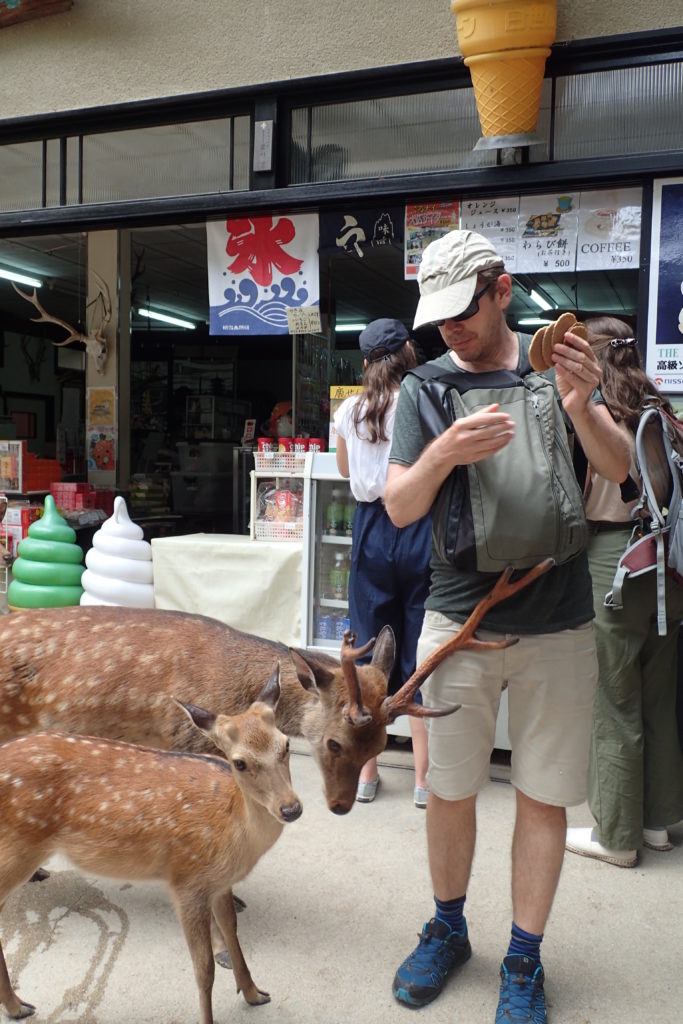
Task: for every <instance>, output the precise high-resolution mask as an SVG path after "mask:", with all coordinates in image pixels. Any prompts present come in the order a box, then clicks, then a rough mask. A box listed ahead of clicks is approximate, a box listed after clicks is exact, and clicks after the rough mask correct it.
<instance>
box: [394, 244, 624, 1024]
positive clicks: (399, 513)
mask: <svg viewBox="0 0 683 1024" xmlns="http://www.w3.org/2000/svg"><path fill="white" fill-rule="evenodd" d="M418 283H419V287H420V300H419V303H418V307H417V313H416V317H415V324H414V326H415V327H416V328H417V327H421V326H423V325H425V324H428V323H432V324H435V325H436V326H437V327H438V328H439V331H440V333H441V337H442V339H443V341H444V343H445V344H446V346H447V352H446V353H445V354H444V355H442V356H439V357H438V358H437V359H435V360H433V361H432V362H431V363H430V364H427V366H428V367H430V366H431V367H434V369H435V370H438V371H441V372H443V374H447V373H449V374H452V373H455V374H463V375H466V376H467V375H470V376H469V377H468V378H467V380H468V382H469V383H470V384H474V383H475V381H474V375H475V374H480V373H486V372H488V371H501V370H506V371H510V372H512V373H514V374H516V375H517V376H518V377H520V378H522V379H523V378H524V377H525V376H527V375H528V374H531V373H533V371H532V368H531V366H530V363H529V357H528V351H529V343H530V338H529V337H527V336H525V335H521V334H517V333H516V332H515V331H513V330H511V329H510V328H509V327H508V326H507V322H506V319H505V311H506V309H507V308H508V306H509V304H510V300H511V297H512V280H511V278H510V276H509V274H507V273H506V272H505V266H504V264H503V261H502V260H501V258H500V256H499V254H498V253H497V252H496V250H495V249H494V248H493V246H492V245H491V243H490V242H489V241H488V240H487V239H486V238H484V237H483V236H482V235H479V234H477V233H475V232H473V231H451V232H449V233H448V234H447V235H445V236H443V237H442V238H439V239H437V240H436V241H434V242H432V243H431V244H430V245H429V246H427V248H426V249H425V251H424V254H423V258H422V263H421V266H420V270H419V273H418ZM552 362H553V364H554V371H555V384H556V389H557V395H558V397H559V399H560V401H561V404H562V408H563V410H564V415H565V418H567V417H568V421H569V423H570V426H571V428H572V429H573V431H574V433H575V435H576V438H577V439H578V441H579V442H580V445H581V447H582V448H583V451H584V452H585V455H586V457H587V459H588V461H589V462H590V464H591V465H592V466H593V467H594V468H595V470H596V472H598V473H600V474H601V475H602V476H604V477H606V478H607V479H608V480H613V481H616V482H621V481H623V480H625V479H626V477H627V476H628V472H629V453H628V448H627V445H626V443H625V441H624V439H623V437H622V435H621V433H620V431H619V429H618V428H617V426H616V424H615V423H614V421H613V420H612V417H611V416H610V413H609V411H608V410H607V407H606V406H605V405H604V404H603V403H602V402H601V400H600V397H599V393H597V392H596V390H595V389H596V388H597V386H598V384H599V381H600V368H599V366H598V363H597V360H596V358H595V356H594V355H593V353H592V351H591V349H590V346H589V345H588V344H587V342H585V341H584V340H582V338H580V337H578V336H576V335H574V334H571V333H567V334H565V335H564V339H563V343H560V344H559V345H557V347H556V348H555V349H554V350H553V354H552ZM550 373H551V376H552V371H550ZM422 383H423V381H422V380H421V379H419V377H418V376H414V375H412V374H409V375H407V376H406V377H405V378H404V380H403V384H402V387H401V392H400V395H399V400H398V407H397V411H396V421H395V426H394V434H393V444H392V450H391V455H390V465H389V474H388V479H387V485H386V490H385V494H384V500H385V504H386V508H387V511H388V513H389V516H390V518H391V519H392V521H393V522H394V523H395V525H396V526H405V525H407V524H408V523H411V522H414V521H415V520H416V519H418V518H420V517H421V516H423V515H424V514H425V513H426V512H428V511H429V510H430V509H432V506H433V505H434V502H435V500H436V499H437V496H438V495H439V493H440V492H441V493H444V492H442V485H444V484H445V483H446V482H447V480H448V478H449V477H451V474H452V473H454V472H457V470H456V467H467V466H468V465H470V464H476V463H479V462H481V461H482V460H485V459H487V458H490V457H492V456H494V455H495V454H496V453H498V452H502V451H503V449H505V448H506V447H507V446H508V445H510V444H511V442H513V439H514V435H515V422H514V420H513V419H512V418H511V416H510V415H508V413H507V412H506V411H503V409H502V408H501V407H500V405H499V404H496V403H493V404H489V405H484V406H483V407H481V408H479V409H478V410H477V411H475V412H473V413H470V414H468V415H464V416H462V417H461V418H456V419H455V420H454V421H453V422H452V423H451V424H450V425H445V426H444V428H443V430H442V432H441V433H438V434H437V435H436V436H434V437H433V440H431V441H430V440H429V439H425V432H424V430H423V427H424V422H423V418H424V417H422V413H421V411H420V410H421V409H424V407H423V406H419V403H418V391H419V389H420V387H421V386H422ZM541 384H542V385H544V382H542V381H541ZM477 386H479V385H477ZM544 386H545V385H544ZM549 401H550V403H551V405H553V406H554V405H555V399H554V396H553V395H552V393H551V394H550V398H549ZM421 417H422V418H421ZM558 419H560V420H561V419H562V414H561V413H560V411H559V408H558ZM514 449H515V445H514V444H513V445H512V448H511V449H510V450H511V451H512V450H514ZM515 457H516V458H519V456H515ZM523 457H524V453H522V459H523ZM461 472H465V473H467V470H464V471H462V470H461ZM537 497H538V496H537V495H534V494H529V496H528V514H529V519H530V522H532V523H533V518H534V514H535V510H534V504H535V499H537ZM435 513H436V509H432V516H433V521H434V517H435ZM434 530H435V535H436V531H437V524H436V522H435V525H434ZM513 554H514V552H513V551H512V550H511V552H510V555H511V560H512V556H513ZM496 578H497V577H496V576H495V575H492V574H491V573H490V572H480V571H476V570H475V571H471V570H470V571H468V570H463V569H461V568H456V567H455V566H454V565H453V564H452V563H451V562H449V561H448V560H447V559H446V557H445V556H444V554H443V548H442V547H439V546H438V544H437V545H433V548H432V584H431V590H430V596H429V598H428V599H427V602H426V605H425V607H426V613H425V620H424V625H423V628H422V633H421V636H420V642H419V646H418V657H417V661H418V664H421V663H422V662H423V661H424V659H425V658H426V657H427V656H428V655H429V654H430V652H431V651H432V650H434V648H436V647H437V646H438V645H439V644H440V643H442V642H443V641H445V640H447V639H448V638H449V636H452V635H454V634H455V633H456V632H457V631H458V629H459V628H460V625H461V624H462V623H463V622H464V621H465V620H466V619H467V617H468V615H469V614H470V612H471V611H472V610H473V608H474V607H475V605H476V604H477V602H478V601H479V600H480V599H481V598H482V597H483V596H484V595H485V594H486V593H488V592H489V591H490V590H491V587H492V585H493V582H494V581H495V579H496ZM592 618H593V603H592V593H591V581H590V575H589V572H588V562H587V558H586V554H585V551H580V552H579V553H578V554H577V555H575V556H574V557H572V558H570V559H569V560H568V561H565V562H563V563H562V564H556V565H555V566H554V567H553V568H552V569H551V570H550V571H549V572H547V573H546V574H545V575H543V576H541V577H540V578H539V579H537V580H536V581H535V582H534V583H532V584H531V585H530V586H528V587H527V588H526V589H524V590H521V591H520V592H519V593H518V594H517V595H515V597H514V598H512V599H509V600H507V601H505V602H503V603H502V604H500V605H498V606H496V607H494V608H493V609H491V610H490V611H489V612H488V613H487V615H486V617H485V618H484V620H483V623H482V628H483V629H484V630H486V631H488V637H489V638H491V639H495V638H496V636H495V635H496V634H498V635H499V637H498V638H500V634H503V635H510V634H511V635H515V636H519V637H520V642H519V643H518V644H516V645H515V646H514V647H510V648H506V649H505V651H484V652H482V651H459V652H458V655H457V658H453V659H446V661H445V662H443V663H442V664H441V665H440V666H439V668H438V669H437V670H436V671H435V672H434V673H433V674H432V676H431V677H430V678H429V679H428V681H427V682H426V683H425V685H424V686H423V688H422V692H423V696H424V702H425V704H426V705H432V706H434V705H436V706H451V705H453V704H456V703H459V704H461V705H462V707H461V710H460V711H458V713H457V714H455V715H453V716H448V717H445V718H433V719H427V728H428V734H429V762H430V767H429V784H430V790H431V792H430V796H429V800H428V805H427V843H428V851H429V865H430V871H431V876H432V884H433V891H434V899H435V904H436V910H435V913H434V916H433V917H432V918H431V919H430V920H429V921H427V923H426V924H425V925H424V927H423V929H422V934H421V936H420V941H419V944H418V946H417V947H416V949H415V950H414V951H413V952H412V953H411V954H410V955H409V956H408V957H407V959H406V960H405V961H404V962H403V964H401V966H400V967H399V969H398V971H397V973H396V976H395V978H394V983H393V992H394V995H395V996H396V998H397V999H398V1000H399V1002H401V1003H403V1004H405V1005H408V1006H423V1005H424V1004H425V1003H428V1002H430V1001H431V1000H432V999H434V998H436V996H437V995H438V994H439V993H440V991H441V989H442V987H443V985H444V983H445V981H446V978H447V977H448V976H449V974H450V973H451V972H452V971H453V969H454V968H456V967H458V966H459V965H461V964H463V963H464V962H465V961H466V960H468V959H469V957H470V955H471V948H470V942H469V938H468V933H467V925H466V921H465V917H464V914H463V907H464V903H465V896H466V892H467V885H468V882H469V877H470V871H471V867H472V860H473V856H474V845H475V832H476V817H475V804H476V797H477V792H478V791H479V790H480V789H481V788H482V786H483V785H484V784H485V782H486V781H487V780H488V777H489V764H490V757H491V752H492V750H493V744H494V731H495V721H496V715H497V710H498V704H499V700H500V694H501V692H502V690H503V688H504V687H505V685H507V686H508V696H509V733H510V739H511V746H512V767H511V781H512V785H513V786H514V787H515V797H516V821H515V829H514V837H513V841H512V910H513V922H512V932H511V939H510V944H509V947H508V951H507V954H506V955H505V957H504V959H503V962H502V965H501V970H500V977H501V982H500V1001H499V1005H498V1011H497V1014H496V1022H497V1024H511V1022H515V1024H522V1022H526V1024H544V1022H545V1021H546V1011H545V997H544V990H543V983H544V973H543V968H542V966H541V954H540V944H541V940H542V938H543V931H544V928H545V925H546V921H547V918H548V915H549V912H550V908H551V904H552V900H553V896H554V894H555V890H556V887H557V883H558V880H559V875H560V870H561V867H562V859H563V854H564V846H565V837H566V810H565V809H566V807H568V806H572V805H575V804H580V803H582V802H583V801H584V799H585V783H586V773H587V766H588V752H589V740H590V732H591V716H592V707H593V694H594V689H595V684H596V678H597V663H596V656H595V646H594V641H593V635H592V625H591V619H592ZM511 652H514V654H512V653H511Z"/></svg>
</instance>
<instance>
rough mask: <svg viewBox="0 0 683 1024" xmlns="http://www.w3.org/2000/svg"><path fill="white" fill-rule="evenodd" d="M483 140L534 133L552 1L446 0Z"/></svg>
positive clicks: (552, 23)
mask: <svg viewBox="0 0 683 1024" xmlns="http://www.w3.org/2000/svg"><path fill="white" fill-rule="evenodd" d="M451 10H452V11H453V13H454V14H455V19H456V21H455V23H456V28H457V32H458V46H459V47H460V52H461V53H462V55H463V57H464V58H465V64H466V65H467V67H468V68H469V69H470V73H471V75H472V85H473V87H474V98H475V100H476V102H477V110H478V111H479V120H480V122H481V130H482V132H483V134H484V136H486V137H491V136H494V135H496V136H497V135H526V134H529V133H531V132H535V131H536V124H537V122H538V112H539V109H540V105H541V89H542V87H543V75H544V73H545V62H546V58H547V57H548V56H549V54H550V46H551V44H552V43H553V41H554V39H555V32H556V26H557V0H451Z"/></svg>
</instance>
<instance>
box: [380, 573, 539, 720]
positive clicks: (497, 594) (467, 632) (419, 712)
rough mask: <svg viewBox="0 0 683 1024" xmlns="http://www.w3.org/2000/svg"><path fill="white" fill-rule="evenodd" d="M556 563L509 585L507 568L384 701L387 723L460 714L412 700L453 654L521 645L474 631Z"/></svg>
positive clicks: (525, 575) (508, 638) (507, 639)
mask: <svg viewBox="0 0 683 1024" xmlns="http://www.w3.org/2000/svg"><path fill="white" fill-rule="evenodd" d="M554 564H555V563H554V561H553V559H552V558H546V559H545V561H543V562H540V563H539V564H538V565H535V566H534V567H533V569H529V571H528V572H526V573H525V574H524V575H523V576H521V577H520V578H519V579H518V580H515V582H514V583H509V582H508V581H509V579H510V576H511V575H512V573H513V571H514V570H513V569H512V568H510V567H508V568H507V569H506V570H505V571H504V572H503V573H501V575H500V576H499V577H498V580H497V581H496V585H495V586H494V588H493V590H491V591H490V593H488V594H487V595H486V597H483V598H482V599H481V601H480V602H479V604H478V605H477V606H476V608H475V609H474V611H473V612H472V614H471V615H470V616H469V618H468V619H467V621H466V622H465V623H464V625H463V626H462V627H461V628H460V629H459V630H458V632H457V633H456V635H455V636H453V637H451V638H450V639H449V640H446V641H445V642H444V643H442V644H441V645H440V646H439V647H437V648H436V650H435V651H432V653H431V654H430V655H429V657H428V658H425V660H424V661H423V662H422V664H421V665H420V666H419V667H418V668H417V669H416V670H415V671H414V672H413V674H412V676H411V677H410V679H409V680H408V681H407V682H406V683H404V684H403V686H402V687H401V689H400V690H398V691H397V692H396V693H395V694H393V696H391V697H387V698H386V699H385V701H384V704H383V707H384V710H385V712H386V716H387V722H393V721H394V719H395V718H398V716H399V715H412V716H413V717H415V718H441V717H443V716H444V715H452V714H453V712H454V711H457V710H458V708H459V707H460V704H456V705H455V707H452V708H425V707H423V705H422V704H417V703H416V702H415V700H414V699H413V698H414V697H415V694H416V693H417V691H418V690H419V689H420V687H421V686H422V684H423V683H424V681H425V680H426V679H427V678H428V677H429V676H430V675H431V674H432V672H433V671H434V669H435V668H437V667H438V666H439V665H440V664H441V662H442V661H444V660H445V659H446V658H447V657H448V656H449V655H450V654H453V653H454V651H459V650H465V649H467V648H479V649H480V650H483V649H489V650H496V649H499V648H502V647H511V646H512V645H513V644H516V643H518V642H519V637H507V638H506V639H504V640H477V639H476V637H475V636H474V632H475V630H476V629H477V627H478V626H479V624H480V622H481V621H482V619H483V618H484V616H485V615H486V613H487V612H488V611H489V609H490V608H492V607H493V606H494V605H496V604H498V603H499V602H500V601H505V600H506V599H507V598H508V597H512V595H513V594H516V593H517V591H518V590H522V588H523V587H527V586H528V585H529V584H530V583H533V581H534V580H536V579H538V577H539V576H542V575H543V573H544V572H547V571H548V569H550V568H552V566H553V565H554Z"/></svg>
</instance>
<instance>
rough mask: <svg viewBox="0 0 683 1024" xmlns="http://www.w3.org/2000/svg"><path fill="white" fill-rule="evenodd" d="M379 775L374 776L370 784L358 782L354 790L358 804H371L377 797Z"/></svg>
mask: <svg viewBox="0 0 683 1024" xmlns="http://www.w3.org/2000/svg"><path fill="white" fill-rule="evenodd" d="M379 782H380V779H379V775H376V776H375V778H374V779H372V781H371V782H359V783H358V789H357V790H356V800H357V801H358V803H359V804H371V803H372V801H373V800H374V799H375V797H376V796H377V790H378V788H379Z"/></svg>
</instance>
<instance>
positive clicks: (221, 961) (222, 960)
mask: <svg viewBox="0 0 683 1024" xmlns="http://www.w3.org/2000/svg"><path fill="white" fill-rule="evenodd" d="M214 960H215V961H216V963H217V964H218V966H219V967H225V968H226V969H227V970H228V971H231V970H232V960H231V959H230V954H229V953H228V951H227V949H222V950H221V951H220V953H216V954H214Z"/></svg>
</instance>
